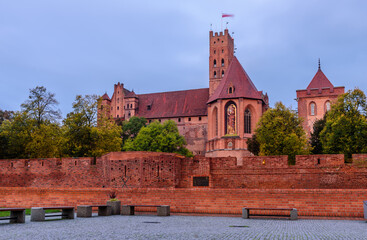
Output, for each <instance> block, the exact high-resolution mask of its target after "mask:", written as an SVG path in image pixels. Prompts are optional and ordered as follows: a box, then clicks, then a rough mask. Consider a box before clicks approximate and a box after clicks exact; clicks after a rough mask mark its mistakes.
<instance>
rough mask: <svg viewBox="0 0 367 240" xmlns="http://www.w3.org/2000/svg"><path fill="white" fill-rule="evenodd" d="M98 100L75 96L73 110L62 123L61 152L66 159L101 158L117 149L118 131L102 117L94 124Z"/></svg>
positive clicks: (119, 144) (113, 124)
mask: <svg viewBox="0 0 367 240" xmlns="http://www.w3.org/2000/svg"><path fill="white" fill-rule="evenodd" d="M97 101H98V98H97V97H96V96H95V95H92V96H90V95H86V96H85V97H82V96H79V95H78V96H77V97H76V99H75V102H74V103H73V109H74V111H73V112H71V113H69V114H68V115H67V117H66V118H65V119H64V121H63V124H64V126H63V130H64V142H63V153H64V155H66V156H70V157H82V156H83V157H84V156H85V157H87V156H93V157H97V156H101V155H102V154H104V153H107V152H112V151H120V150H121V144H122V140H121V130H120V128H119V127H118V126H117V125H116V124H115V122H114V121H113V120H111V119H108V118H106V117H104V115H103V114H102V115H101V116H100V118H99V119H98V124H97V106H98V102H97Z"/></svg>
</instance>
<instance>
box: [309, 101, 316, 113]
mask: <svg viewBox="0 0 367 240" xmlns="http://www.w3.org/2000/svg"><path fill="white" fill-rule="evenodd" d="M310 115H311V116H315V115H316V103H314V102H312V103H310Z"/></svg>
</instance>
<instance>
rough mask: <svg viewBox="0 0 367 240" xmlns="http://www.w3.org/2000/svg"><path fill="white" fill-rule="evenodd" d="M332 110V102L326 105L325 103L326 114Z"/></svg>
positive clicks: (327, 102)
mask: <svg viewBox="0 0 367 240" xmlns="http://www.w3.org/2000/svg"><path fill="white" fill-rule="evenodd" d="M330 109H331V104H330V101H326V103H325V112H327V111H330Z"/></svg>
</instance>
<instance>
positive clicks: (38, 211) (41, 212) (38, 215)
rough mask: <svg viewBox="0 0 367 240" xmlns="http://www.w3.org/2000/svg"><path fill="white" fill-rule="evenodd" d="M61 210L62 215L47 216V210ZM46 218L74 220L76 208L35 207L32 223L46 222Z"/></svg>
mask: <svg viewBox="0 0 367 240" xmlns="http://www.w3.org/2000/svg"><path fill="white" fill-rule="evenodd" d="M57 209H60V210H61V214H59V213H56V214H52V213H51V214H47V215H46V212H45V210H57ZM46 217H61V219H74V207H33V208H31V221H32V222H38V221H45V218H46Z"/></svg>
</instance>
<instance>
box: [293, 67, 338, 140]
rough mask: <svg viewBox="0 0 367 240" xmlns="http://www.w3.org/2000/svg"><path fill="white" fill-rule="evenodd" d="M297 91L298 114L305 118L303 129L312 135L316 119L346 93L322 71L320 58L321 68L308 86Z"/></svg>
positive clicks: (322, 115) (321, 116) (308, 134)
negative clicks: (335, 85)
mask: <svg viewBox="0 0 367 240" xmlns="http://www.w3.org/2000/svg"><path fill="white" fill-rule="evenodd" d="M296 92H297V102H298V116H299V117H300V118H303V129H304V130H305V132H306V134H307V136H309V137H310V135H311V133H312V131H313V124H314V123H315V121H316V120H318V119H322V118H323V117H324V115H325V113H326V112H327V111H329V110H330V106H331V104H332V103H333V102H335V101H336V100H337V98H338V96H339V95H341V94H343V93H344V87H334V85H333V84H332V83H331V82H330V81H329V79H328V78H327V77H326V76H325V74H324V73H323V72H322V70H321V66H320V60H319V68H318V70H317V72H316V74H315V76H314V77H313V79H312V80H311V82H310V84H309V85H308V87H307V88H306V89H304V90H297V91H296Z"/></svg>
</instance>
